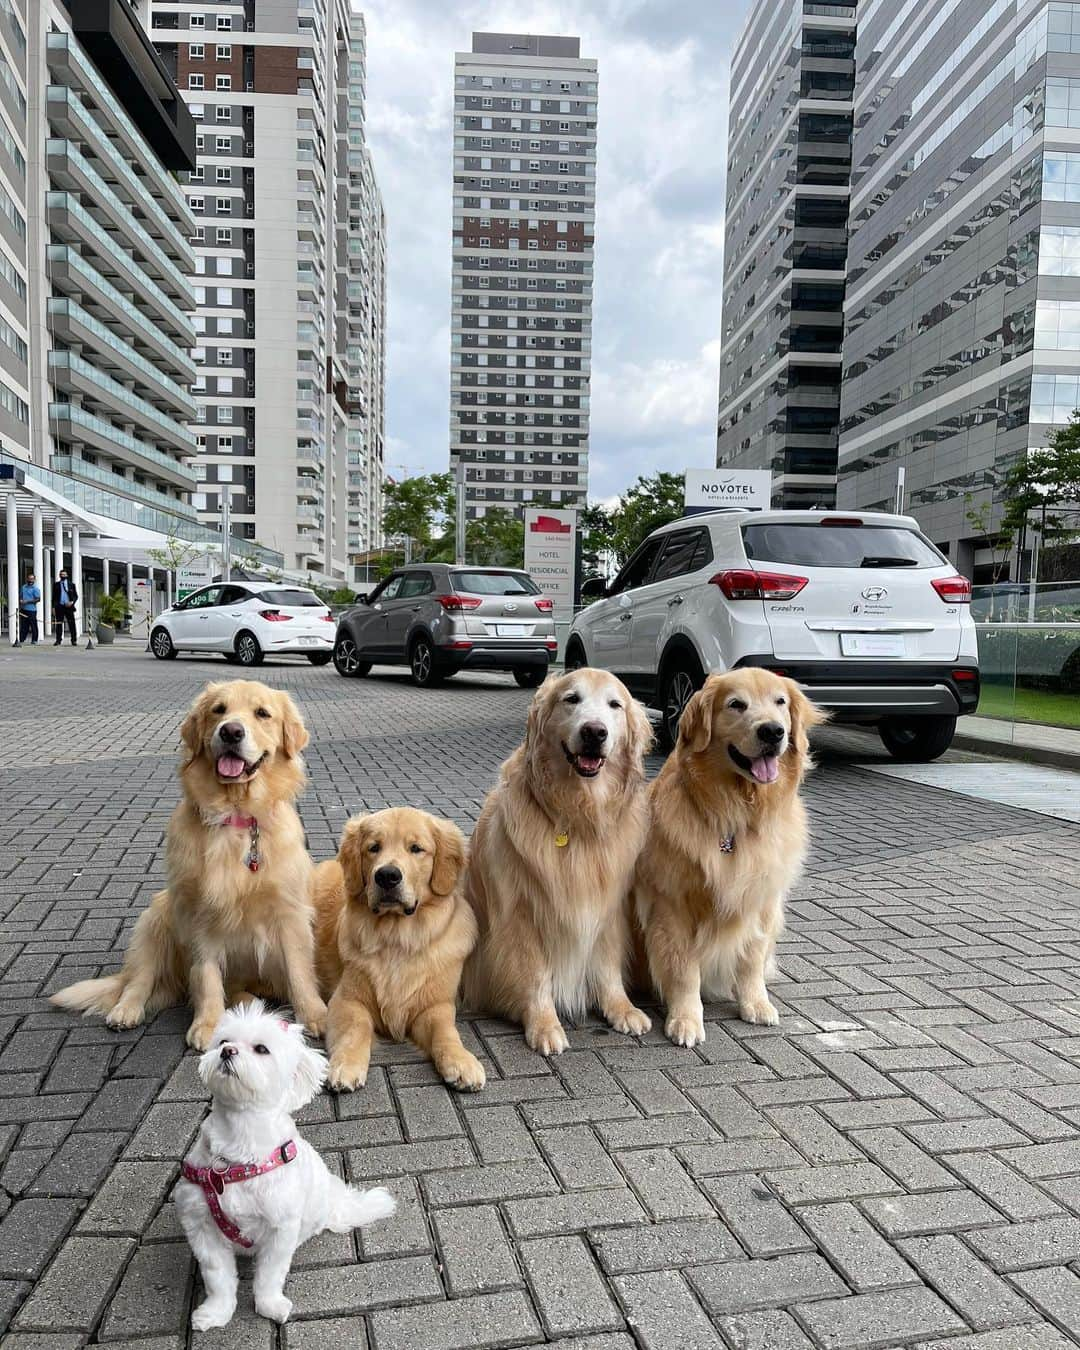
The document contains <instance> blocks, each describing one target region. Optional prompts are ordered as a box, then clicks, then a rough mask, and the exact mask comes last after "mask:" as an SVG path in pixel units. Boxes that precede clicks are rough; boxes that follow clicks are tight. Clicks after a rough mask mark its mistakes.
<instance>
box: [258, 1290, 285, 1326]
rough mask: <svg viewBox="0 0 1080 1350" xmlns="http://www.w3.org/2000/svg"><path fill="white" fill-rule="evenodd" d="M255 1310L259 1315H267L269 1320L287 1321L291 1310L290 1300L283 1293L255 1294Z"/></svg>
mask: <svg viewBox="0 0 1080 1350" xmlns="http://www.w3.org/2000/svg"><path fill="white" fill-rule="evenodd" d="M255 1311H256V1312H257V1313H258V1314H259V1316H260V1317H268V1318H269V1319H270V1321H271V1322H287V1321H288V1320H289V1314H290V1313H291V1312H292V1302H291V1301H290V1300H289V1299H287V1298H286V1297H285V1295H284V1294H263V1296H262V1297H261V1298H260V1297H259V1296H258V1295H256V1296H255Z"/></svg>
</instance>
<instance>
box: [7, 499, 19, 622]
mask: <svg viewBox="0 0 1080 1350" xmlns="http://www.w3.org/2000/svg"><path fill="white" fill-rule="evenodd" d="M7 598H8V637H9V638H10V640H11V642H12V643H13V644H14V643H16V642H18V640H19V515H18V511H17V510H16V507H15V491H14V485H12V490H11V491H10V492H9V493H8V495H7Z"/></svg>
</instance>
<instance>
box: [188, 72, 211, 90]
mask: <svg viewBox="0 0 1080 1350" xmlns="http://www.w3.org/2000/svg"><path fill="white" fill-rule="evenodd" d="M187 87H188V88H189V89H205V88H206V82H205V81H204V80H203V77H202V76H201V75H199V74H196V73H195V72H194V71H192V73H191V74H190V75H189V76H188V77H187Z"/></svg>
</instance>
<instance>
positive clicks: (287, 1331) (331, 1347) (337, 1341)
mask: <svg viewBox="0 0 1080 1350" xmlns="http://www.w3.org/2000/svg"><path fill="white" fill-rule="evenodd" d="M282 1333H283V1345H284V1350H366V1347H367V1343H368V1339H367V1328H366V1327H365V1326H364V1323H363V1322H361V1321H360V1320H359V1318H356V1317H321V1318H319V1320H318V1321H317V1322H286V1324H285V1326H284V1327H283V1328H282ZM199 1350H202V1339H201V1338H200V1340H199Z"/></svg>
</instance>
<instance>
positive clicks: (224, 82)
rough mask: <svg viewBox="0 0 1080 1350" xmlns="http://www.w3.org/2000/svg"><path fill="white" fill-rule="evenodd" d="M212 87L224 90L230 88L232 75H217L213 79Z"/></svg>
mask: <svg viewBox="0 0 1080 1350" xmlns="http://www.w3.org/2000/svg"><path fill="white" fill-rule="evenodd" d="M214 88H215V89H217V90H220V91H224V90H226V89H231V88H232V76H231V75H219V76H218V77H217V79H216V80H215V81H214Z"/></svg>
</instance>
